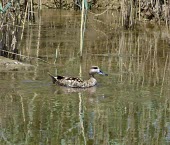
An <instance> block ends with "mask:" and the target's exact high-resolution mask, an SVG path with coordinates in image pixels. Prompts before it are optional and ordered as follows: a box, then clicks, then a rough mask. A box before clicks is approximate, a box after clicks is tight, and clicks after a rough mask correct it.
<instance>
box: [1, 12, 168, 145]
mask: <svg viewBox="0 0 170 145" xmlns="http://www.w3.org/2000/svg"><path fill="white" fill-rule="evenodd" d="M116 16H117V15H116ZM103 19H104V20H105V21H104V22H107V24H108V25H106V24H104V23H101V22H102V20H103ZM39 20H40V21H39V22H38V21H37V22H36V24H35V25H31V26H27V27H26V30H25V32H24V37H23V40H22V42H21V44H20V49H21V51H22V54H24V55H27V56H30V57H39V58H41V59H43V60H45V61H46V62H48V63H45V62H43V61H41V60H37V59H34V58H32V59H31V61H30V63H31V64H33V65H34V66H35V67H34V69H33V70H29V71H10V72H0V127H1V130H0V144H2V145H3V144H11V145H14V144H16V145H19V144H28V145H36V144H41V145H47V144H51V145H60V144H61V145H66V144H67V145H68V144H71V145H72V144H75V145H83V144H88V145H92V144H93V145H107V144H108V145H112V144H116V145H117V144H119V145H123V144H129V145H131V144H147V145H151V144H152V145H157V144H160V145H162V144H169V143H170V100H169V94H170V89H169V88H170V75H169V74H170V69H169V68H170V59H169V57H170V56H169V54H170V53H169V43H168V41H169V32H168V31H167V30H166V28H165V29H164V30H160V29H159V28H154V29H152V26H153V25H152V24H151V25H149V26H147V25H144V26H142V27H145V29H144V31H141V30H138V31H130V30H129V31H125V30H122V28H120V27H119V26H118V24H119V23H120V22H119V21H118V20H116V18H114V17H113V15H111V16H110V15H109V14H105V15H104V16H100V17H98V19H97V20H98V21H95V20H93V15H92V14H89V16H88V20H87V28H86V34H85V44H84V46H85V47H84V50H83V59H82V60H80V59H79V35H80V34H79V30H80V16H79V13H78V12H73V11H72V12H70V11H54V10H48V11H44V12H42V17H41V18H39ZM56 49H57V59H56V60H55V56H56V55H55V54H56ZM92 65H98V66H100V68H101V69H102V70H103V71H104V72H106V73H108V74H109V76H108V77H103V76H97V75H96V78H97V80H98V82H99V83H98V85H97V86H96V87H93V88H89V89H84V90H80V89H71V88H64V87H59V86H55V85H53V84H52V82H51V79H50V77H49V76H48V74H47V72H51V73H53V74H61V75H69V76H82V77H83V78H88V69H89V68H90V66H92Z"/></svg>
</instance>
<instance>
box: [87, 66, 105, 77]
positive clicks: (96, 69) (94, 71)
mask: <svg viewBox="0 0 170 145" xmlns="http://www.w3.org/2000/svg"><path fill="white" fill-rule="evenodd" d="M94 74H100V75H103V76H108V74H106V73H104V72H103V71H101V70H100V68H99V67H98V66H92V67H91V68H90V70H89V75H90V76H94Z"/></svg>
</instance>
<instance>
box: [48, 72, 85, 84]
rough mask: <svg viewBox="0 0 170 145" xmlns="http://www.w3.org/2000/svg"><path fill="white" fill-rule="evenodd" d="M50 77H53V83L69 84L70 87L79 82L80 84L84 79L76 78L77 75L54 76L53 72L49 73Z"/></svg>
mask: <svg viewBox="0 0 170 145" xmlns="http://www.w3.org/2000/svg"><path fill="white" fill-rule="evenodd" d="M48 74H49V75H50V77H51V78H52V82H53V84H56V83H57V84H59V85H62V86H68V87H77V84H80V83H82V82H83V80H82V79H80V78H76V77H66V76H56V77H55V76H53V75H52V74H50V73H48Z"/></svg>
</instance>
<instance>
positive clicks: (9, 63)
mask: <svg viewBox="0 0 170 145" xmlns="http://www.w3.org/2000/svg"><path fill="white" fill-rule="evenodd" d="M32 69H34V66H33V65H31V64H26V63H22V62H19V61H17V60H11V59H9V58H6V57H2V56H0V72H2V71H20V70H32Z"/></svg>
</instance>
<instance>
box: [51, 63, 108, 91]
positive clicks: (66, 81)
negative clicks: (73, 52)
mask: <svg viewBox="0 0 170 145" xmlns="http://www.w3.org/2000/svg"><path fill="white" fill-rule="evenodd" d="M95 74H100V75H104V76H108V74H105V73H104V72H102V71H101V70H100V69H99V67H98V66H92V67H91V68H90V70H89V76H90V78H89V79H88V80H82V79H80V78H76V77H66V76H56V77H55V76H53V75H51V74H50V73H49V75H50V76H51V78H52V81H53V84H58V85H61V86H66V87H72V88H89V87H93V86H95V85H96V84H97V80H96V79H95V78H94V75H95Z"/></svg>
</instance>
